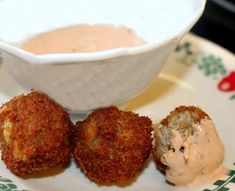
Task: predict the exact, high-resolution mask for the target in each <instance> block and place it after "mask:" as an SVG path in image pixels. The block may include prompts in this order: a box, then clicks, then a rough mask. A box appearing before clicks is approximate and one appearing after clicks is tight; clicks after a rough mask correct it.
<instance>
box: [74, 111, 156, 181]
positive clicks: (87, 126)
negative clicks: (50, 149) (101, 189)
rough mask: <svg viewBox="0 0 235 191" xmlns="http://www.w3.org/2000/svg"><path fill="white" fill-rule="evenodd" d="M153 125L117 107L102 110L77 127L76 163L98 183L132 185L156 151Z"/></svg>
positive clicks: (145, 118)
mask: <svg viewBox="0 0 235 191" xmlns="http://www.w3.org/2000/svg"><path fill="white" fill-rule="evenodd" d="M152 131H153V127H152V122H151V120H150V119H149V118H148V117H140V116H139V115H137V114H135V113H133V112H124V111H121V110H119V109H118V108H116V107H108V108H101V109H98V110H96V111H94V112H93V113H91V114H90V115H89V116H88V117H87V118H86V119H85V120H84V121H82V122H78V123H77V124H76V127H75V150H74V156H75V160H76V161H77V163H78V164H79V166H80V168H81V169H82V170H83V172H84V173H85V174H86V175H87V176H88V177H89V178H90V179H91V180H93V181H95V182H96V183H98V184H113V183H115V184H119V185H124V184H129V183H130V182H131V181H132V180H133V179H134V178H135V177H137V175H138V174H139V172H140V171H141V169H142V167H143V166H144V164H145V162H146V160H147V159H148V157H149V154H150V152H151V148H152V138H151V137H152V136H151V133H152Z"/></svg>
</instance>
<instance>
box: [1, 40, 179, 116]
mask: <svg viewBox="0 0 235 191" xmlns="http://www.w3.org/2000/svg"><path fill="white" fill-rule="evenodd" d="M175 46H176V42H174V41H170V42H169V43H167V44H165V45H163V46H161V47H158V48H156V49H153V50H151V51H148V52H144V53H140V54H136V55H126V56H121V57H117V58H113V59H106V60H100V61H90V62H89V61H87V62H73V63H63V64H54V65H46V64H43V65H35V64H31V63H28V62H26V61H25V60H22V59H20V58H17V57H15V56H12V55H10V54H8V53H4V52H3V54H2V56H3V68H4V69H5V70H7V72H8V73H9V74H10V75H11V76H12V77H13V78H14V79H15V80H16V82H18V83H19V85H21V86H22V87H23V88H25V89H28V90H30V89H32V88H33V89H34V90H39V91H42V92H45V93H46V94H47V95H49V96H50V97H51V98H53V99H54V100H55V101H56V102H58V103H59V104H61V105H62V106H63V107H64V108H66V109H68V110H69V111H72V112H84V111H88V110H93V109H95V108H99V107H104V106H110V105H120V104H122V103H125V102H127V101H128V100H129V99H131V98H133V97H134V96H136V95H137V94H139V93H140V92H141V91H142V90H144V88H145V87H146V86H147V85H148V84H149V83H150V82H151V80H152V79H153V78H154V77H155V76H156V75H157V74H158V73H159V72H160V70H161V67H162V65H163V63H164V61H165V59H166V58H167V55H168V54H169V53H170V52H172V51H173V49H174V48H175Z"/></svg>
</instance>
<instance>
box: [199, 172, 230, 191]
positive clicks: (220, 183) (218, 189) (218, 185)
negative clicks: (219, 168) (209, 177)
mask: <svg viewBox="0 0 235 191" xmlns="http://www.w3.org/2000/svg"><path fill="white" fill-rule="evenodd" d="M213 186H214V188H213V189H204V190H203V191H230V190H231V191H232V190H234V189H235V170H230V171H229V172H228V174H227V178H226V179H224V180H217V181H215V182H214V183H213Z"/></svg>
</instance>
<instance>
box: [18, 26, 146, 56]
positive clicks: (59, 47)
mask: <svg viewBox="0 0 235 191" xmlns="http://www.w3.org/2000/svg"><path fill="white" fill-rule="evenodd" d="M144 43H145V42H144V40H143V39H141V38H140V37H138V36H137V35H136V34H135V33H134V32H133V31H132V30H131V29H129V28H127V27H124V26H113V25H105V24H95V25H89V24H79V25H75V26H70V27H66V28H60V29H56V30H52V31H49V32H45V33H41V34H38V35H36V36H34V37H32V38H31V39H29V40H27V41H26V42H24V43H23V44H22V45H21V48H22V49H24V50H26V51H29V52H32V53H34V54H37V55H41V54H55V53H85V52H96V51H104V50H110V49H115V48H124V47H134V46H139V45H142V44H144Z"/></svg>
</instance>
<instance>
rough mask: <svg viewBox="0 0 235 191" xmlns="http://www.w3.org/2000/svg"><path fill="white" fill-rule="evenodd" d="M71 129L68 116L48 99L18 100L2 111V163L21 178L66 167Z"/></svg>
mask: <svg viewBox="0 0 235 191" xmlns="http://www.w3.org/2000/svg"><path fill="white" fill-rule="evenodd" d="M72 128H73V124H72V122H71V120H70V118H69V115H68V113H67V112H65V111H64V110H63V108H62V107H61V106H60V105H58V104H56V103H55V102H54V101H52V100H51V99H50V98H49V97H47V96H46V95H44V94H42V93H39V92H31V93H29V94H28V95H21V96H17V97H15V98H13V99H12V100H11V101H9V102H7V103H6V104H4V105H3V106H2V107H1V108H0V143H1V148H2V160H3V161H4V162H5V164H6V166H7V168H8V169H9V170H10V171H11V172H12V173H14V174H15V175H18V176H28V175H31V174H34V173H36V172H39V171H43V170H46V169H49V168H54V167H59V166H61V165H64V164H66V163H68V161H69V160H70V153H71V144H70V137H71V131H72Z"/></svg>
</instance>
